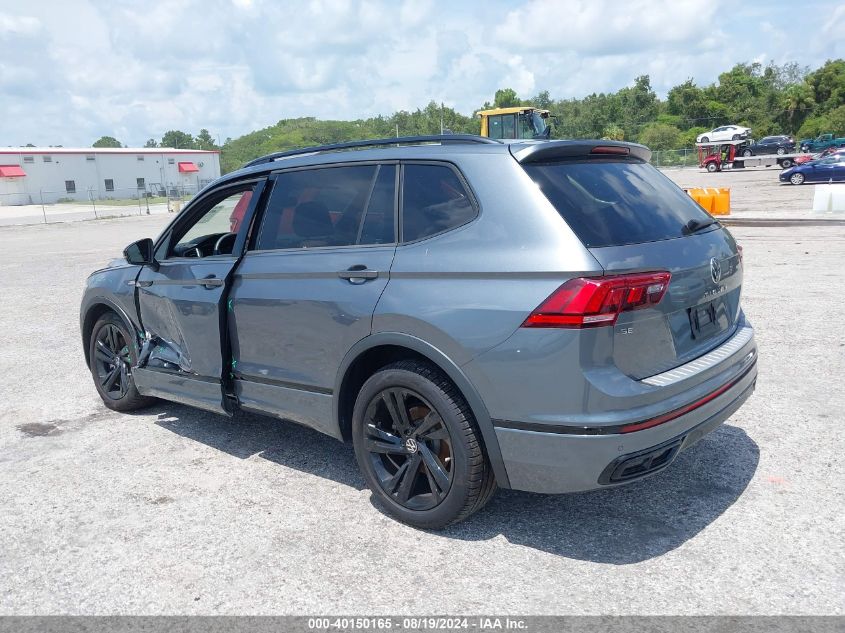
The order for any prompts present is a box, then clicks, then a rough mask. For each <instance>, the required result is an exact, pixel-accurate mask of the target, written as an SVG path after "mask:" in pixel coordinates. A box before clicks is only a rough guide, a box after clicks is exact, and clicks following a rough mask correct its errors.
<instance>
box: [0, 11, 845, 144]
mask: <svg viewBox="0 0 845 633" xmlns="http://www.w3.org/2000/svg"><path fill="white" fill-rule="evenodd" d="M807 1H808V2H812V3H814V7H813V10H812V11H804V12H798V13H796V12H794V11H793V7H791V6H790V5H789V4H788V3H782V4H781V3H767V4H766V5H765V6H761V5H754V6H750V7H745V8H742V7H740V8H739V9H736V11H735V10H734V8H732V5H731V4H729V3H726V1H725V0H700V1H699V0H695V1H693V0H676V1H670V0H660V1H657V0H654V1H646V0H628V1H627V2H621V1H611V0H570V1H567V2H554V1H552V0H527V1H523V0H489V1H488V2H487V3H485V4H484V5H483V7H482V8H480V7H481V5H478V6H476V5H469V4H467V5H464V4H462V3H458V2H454V1H453V0H404V1H403V2H397V1H389V0H362V1H360V2H359V1H353V0H315V1H314V2H308V3H290V2H284V3H281V2H277V1H275V0H161V1H158V2H152V1H151V2H146V3H141V4H138V3H135V2H131V1H129V0H112V1H109V2H107V1H106V0H87V1H86V0H79V1H77V2H73V3H68V2H63V1H61V0H53V1H47V0H43V1H41V2H33V3H15V4H11V3H9V4H8V8H7V7H4V8H3V9H0V46H2V50H3V55H2V56H0V95H2V101H1V103H2V116H0V145H20V144H24V143H27V142H32V143H36V144H45V145H48V144H63V145H66V146H69V145H89V144H90V143H92V142H93V141H94V140H95V139H96V138H98V137H99V136H101V135H103V134H109V135H114V136H116V137H117V138H119V139H120V140H121V141H123V142H125V143H129V144H141V143H143V142H144V141H145V140H146V139H147V138H150V137H154V138H158V137H160V136H161V135H162V133H163V132H165V131H166V130H168V129H182V130H185V131H188V132H191V133H196V132H197V131H198V130H199V129H200V128H202V127H205V128H208V129H209V130H210V131H211V133H212V134H213V135H215V136H218V135H219V136H220V137H221V138H226V137H227V136H232V137H235V136H239V135H241V134H244V133H246V132H249V131H252V130H254V129H256V128H260V127H265V126H267V125H272V124H273V123H275V122H276V121H278V120H279V119H282V118H293V117H297V116H317V117H321V118H358V117H365V116H371V115H376V114H390V113H391V112H393V111H395V110H397V109H415V108H417V107H424V106H425V105H426V103H427V102H428V101H429V100H434V101H436V102H441V101H442V102H444V103H445V104H447V105H449V106H452V107H455V108H457V109H458V110H460V111H462V112H465V113H467V114H469V113H471V112H472V111H473V109H475V108H477V107H479V106H480V105H481V104H482V103H483V102H484V101H486V100H491V99H492V97H493V94H494V92H495V91H496V89H497V88H502V87H511V88H514V89H515V90H516V91H517V92H518V93H519V94H520V95H522V96H530V95H532V94H535V93H536V92H539V91H540V90H549V92H550V93H551V95H552V96H553V97H557V98H560V97H578V96H583V95H585V94H589V93H592V92H602V91H611V90H617V89H619V88H620V87H622V86H624V85H630V84H631V83H632V81H633V79H634V77H636V76H637V75H641V74H648V75H650V76H651V80H652V85H653V86H654V87H655V89H656V90H657V91H658V92H659V93H661V94H665V92H666V91H667V90H668V89H669V88H670V87H671V86H672V85H675V84H677V83H679V82H681V81H684V80H685V79H686V78H687V77H694V78H695V79H696V81H698V82H699V83H709V82H711V81H714V80H715V79H716V77H717V75H718V73H719V72H723V71H725V70H727V69H729V68H730V67H731V66H732V65H733V64H735V63H736V62H739V61H751V60H755V59H761V60H766V61H767V60H769V59H775V60H776V61H777V62H779V63H783V62H785V61H790V60H795V61H798V62H799V63H801V64H808V65H812V66H818V65H819V64H820V63H822V62H823V61H824V60H825V59H827V58H829V57H834V56H837V55H841V54H843V49H842V46H843V44H842V42H843V41H845V40H842V38H839V37H836V36H835V35H834V33H839V32H841V31H842V28H841V27H842V26H843V24H845V7H843V6H841V5H839V4H837V3H836V2H834V1H833V0H830V1H828V0H807ZM828 6H829V9H828V8H827V7H828ZM826 28H827V29H834V30H831V31H830V33H828V34H827V35H824V34H825V33H826V31H825V29H826ZM784 33H792V34H794V33H821V34H822V35H821V36H820V37H818V38H813V42H812V43H810V44H809V45H808V44H807V43H806V42H803V43H802V42H801V41H797V40H796V39H795V38H794V37H787V38H784V37H783V35H782V34H784Z"/></svg>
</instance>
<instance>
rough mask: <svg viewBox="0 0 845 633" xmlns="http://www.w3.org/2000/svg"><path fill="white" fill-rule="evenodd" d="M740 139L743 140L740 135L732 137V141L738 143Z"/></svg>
mask: <svg viewBox="0 0 845 633" xmlns="http://www.w3.org/2000/svg"><path fill="white" fill-rule="evenodd" d="M740 138H742V137H741V136H740V135H739V134H734V135H733V136H732V137H731V140H732V141H738V140H739V139H740Z"/></svg>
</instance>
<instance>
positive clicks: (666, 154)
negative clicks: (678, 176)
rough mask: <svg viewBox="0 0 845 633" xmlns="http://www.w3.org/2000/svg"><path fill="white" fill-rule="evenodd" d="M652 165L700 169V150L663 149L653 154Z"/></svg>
mask: <svg viewBox="0 0 845 633" xmlns="http://www.w3.org/2000/svg"><path fill="white" fill-rule="evenodd" d="M651 164H652V165H654V166H655V167H662V168H668V167H677V168H679V169H683V168H684V167H698V150H697V149H695V148H693V149H663V150H655V151H653V152H652V153H651Z"/></svg>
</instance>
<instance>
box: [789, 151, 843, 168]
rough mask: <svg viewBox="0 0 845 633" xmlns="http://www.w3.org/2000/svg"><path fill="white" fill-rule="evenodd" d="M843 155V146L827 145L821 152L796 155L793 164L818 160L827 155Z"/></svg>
mask: <svg viewBox="0 0 845 633" xmlns="http://www.w3.org/2000/svg"><path fill="white" fill-rule="evenodd" d="M834 155H835V156H845V147H828V148H827V149H826V150H824V151H823V152H819V153H818V154H806V155H804V156H796V157H795V161H794V162H795V164H796V165H803V164H804V163H809V162H810V161H811V160H819V159H820V158H827V157H828V156H834Z"/></svg>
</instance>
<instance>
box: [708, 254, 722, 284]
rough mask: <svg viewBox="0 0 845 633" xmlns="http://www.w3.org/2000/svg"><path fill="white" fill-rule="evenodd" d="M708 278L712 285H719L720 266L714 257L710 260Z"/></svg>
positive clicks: (720, 276)
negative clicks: (711, 280)
mask: <svg viewBox="0 0 845 633" xmlns="http://www.w3.org/2000/svg"><path fill="white" fill-rule="evenodd" d="M710 277H712V278H713V283H714V284H717V283H719V282H720V281H721V279H722V264H720V263H719V262H718V261H717V260H716V258H715V257H714V258H712V259H711V260H710Z"/></svg>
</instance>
